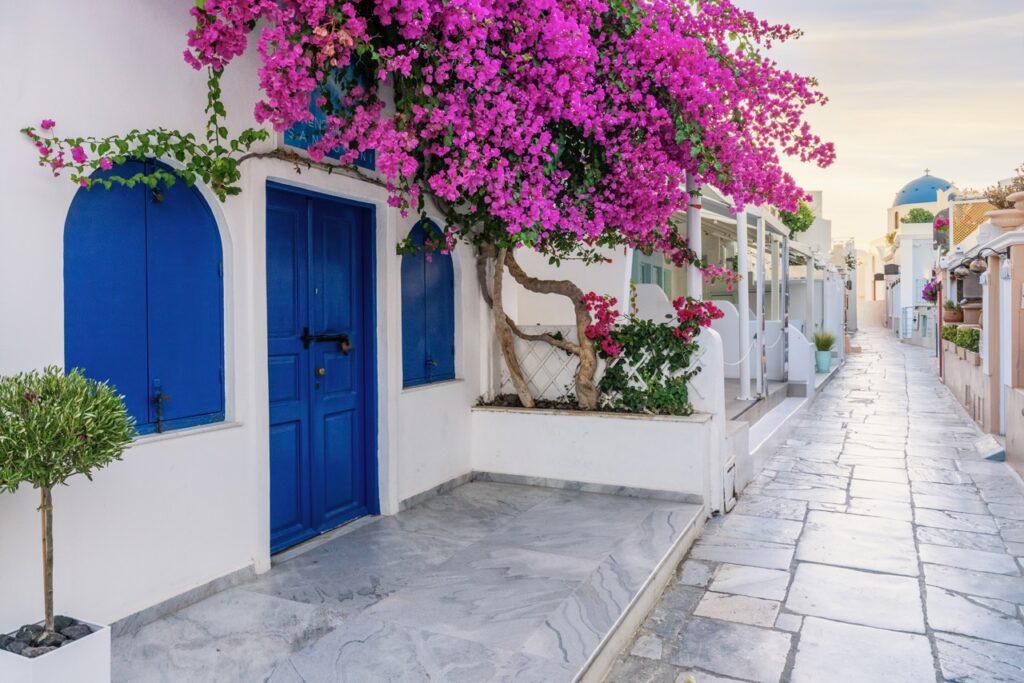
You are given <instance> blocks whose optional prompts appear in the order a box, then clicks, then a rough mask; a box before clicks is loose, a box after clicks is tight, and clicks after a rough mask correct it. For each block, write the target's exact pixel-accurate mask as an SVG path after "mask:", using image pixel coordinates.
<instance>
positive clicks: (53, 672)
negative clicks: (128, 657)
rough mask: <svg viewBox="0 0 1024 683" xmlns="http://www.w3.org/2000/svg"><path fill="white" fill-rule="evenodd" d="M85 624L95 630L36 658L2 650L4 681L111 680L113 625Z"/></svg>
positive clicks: (82, 682)
mask: <svg viewBox="0 0 1024 683" xmlns="http://www.w3.org/2000/svg"><path fill="white" fill-rule="evenodd" d="M84 623H86V624H89V626H91V627H92V628H93V629H95V630H94V631H93V632H92V633H91V634H89V635H87V636H86V637H85V638H81V639H79V640H76V641H73V642H71V643H68V644H67V645H64V646H63V647H58V648H57V649H56V650H54V651H52V652H47V653H46V654H45V655H42V656H40V657H35V658H34V659H29V658H28V657H22V656H21V655H16V654H14V653H13V652H7V651H6V650H0V681H3V682H4V683H53V682H55V681H75V682H76V683H110V627H109V626H99V625H98V624H93V623H90V622H87V621H86V622H84Z"/></svg>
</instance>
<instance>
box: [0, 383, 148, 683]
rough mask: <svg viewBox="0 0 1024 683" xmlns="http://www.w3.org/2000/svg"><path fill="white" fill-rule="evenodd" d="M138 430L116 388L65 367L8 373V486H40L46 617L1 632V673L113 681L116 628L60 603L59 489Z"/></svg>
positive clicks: (1, 390) (4, 396)
mask: <svg viewBox="0 0 1024 683" xmlns="http://www.w3.org/2000/svg"><path fill="white" fill-rule="evenodd" d="M134 435H135V428H134V424H133V421H132V419H131V418H130V417H129V416H128V413H127V411H126V410H125V407H124V403H123V402H122V399H121V397H120V396H118V394H117V393H116V392H115V391H114V389H113V388H112V387H110V386H108V385H107V384H103V383H100V382H95V381H93V380H90V379H87V378H86V377H85V376H84V375H82V373H81V372H80V371H79V370H73V371H72V372H70V373H68V374H64V372H63V371H62V370H61V369H60V368H58V367H48V368H46V369H45V370H43V372H41V373H40V372H37V371H33V372H28V373H21V374H18V375H13V376H10V377H0V492H4V491H10V492H14V491H17V489H18V487H19V486H20V485H21V484H30V485H31V486H32V487H33V488H37V489H39V500H40V502H39V513H40V517H41V522H42V546H43V617H44V618H43V620H42V621H41V622H38V623H35V624H26V625H24V626H22V627H21V628H18V629H17V630H15V631H12V632H10V633H7V634H0V680H3V681H5V682H7V683H14V682H19V683H20V682H22V681H26V682H27V681H60V680H65V681H70V680H74V681H109V680H110V630H109V628H107V627H102V626H98V625H96V624H92V623H89V622H86V621H82V620H78V619H72V618H69V617H65V616H61V615H57V616H54V609H53V489H54V487H56V486H57V485H59V484H67V483H68V480H69V479H70V478H71V477H73V476H74V475H76V474H84V475H85V476H86V477H87V478H89V479H92V475H93V473H94V472H95V471H96V470H98V469H100V468H102V467H104V466H106V465H108V464H109V463H110V462H111V461H113V460H117V459H120V457H121V453H122V452H123V451H124V449H125V448H126V447H127V446H128V445H129V444H130V443H131V440H132V437H133V436H134Z"/></svg>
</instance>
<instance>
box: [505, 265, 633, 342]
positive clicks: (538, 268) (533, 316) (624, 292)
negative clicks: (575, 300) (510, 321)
mask: <svg viewBox="0 0 1024 683" xmlns="http://www.w3.org/2000/svg"><path fill="white" fill-rule="evenodd" d="M601 253H602V255H603V256H604V257H605V258H607V259H608V262H606V263H595V264H592V265H585V264H584V263H582V262H580V261H562V263H561V264H559V265H558V266H553V265H551V264H550V263H549V262H548V259H547V257H546V256H541V255H540V254H538V253H537V252H534V251H530V250H527V249H520V250H518V251H517V252H516V260H517V261H518V262H519V265H520V266H522V267H523V270H524V271H526V273H527V274H528V275H532V276H533V277H537V278H541V279H549V280H572V281H573V282H575V283H576V284H577V285H578V286H579V288H580V289H582V290H583V291H584V292H597V293H598V294H610V295H611V296H613V297H615V298H616V299H618V301H619V304H618V308H619V310H620V311H626V310H627V309H628V306H629V278H630V274H631V269H632V264H633V252H632V251H630V250H628V249H625V248H621V249H614V250H612V249H604V250H602V252H601ZM505 286H506V287H507V288H508V289H509V291H513V292H515V293H516V309H515V315H513V313H512V311H509V312H508V313H509V316H511V317H513V318H514V319H515V321H516V322H518V323H520V324H522V325H571V324H575V321H576V318H575V316H574V314H573V310H572V303H571V302H570V301H569V300H568V299H567V298H565V297H564V296H559V295H556V294H536V293H534V292H530V291H527V290H526V289H524V288H523V287H521V286H520V285H519V284H518V283H516V282H515V281H514V280H513V279H512V278H511V276H509V277H507V278H506V280H505Z"/></svg>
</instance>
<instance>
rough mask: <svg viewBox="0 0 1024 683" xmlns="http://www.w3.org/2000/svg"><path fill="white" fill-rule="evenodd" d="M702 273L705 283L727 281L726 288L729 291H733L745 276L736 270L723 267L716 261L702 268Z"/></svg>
mask: <svg viewBox="0 0 1024 683" xmlns="http://www.w3.org/2000/svg"><path fill="white" fill-rule="evenodd" d="M701 275H702V276H703V278H704V282H705V283H711V284H714V283H716V282H721V281H724V282H725V288H726V290H728V291H730V292H731V291H732V290H733V287H735V286H736V283H738V282H739V281H740V280H742V279H743V276H742V275H740V274H739V273H737V272H736V271H734V270H730V269H728V268H723V267H722V266H719V265H717V264H714V263H709V264H708V265H706V266H704V267H703V268H702V269H701Z"/></svg>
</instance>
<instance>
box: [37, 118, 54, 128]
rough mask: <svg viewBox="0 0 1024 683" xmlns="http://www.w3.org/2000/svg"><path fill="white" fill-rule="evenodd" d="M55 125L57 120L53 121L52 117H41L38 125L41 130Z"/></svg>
mask: <svg viewBox="0 0 1024 683" xmlns="http://www.w3.org/2000/svg"><path fill="white" fill-rule="evenodd" d="M56 125H57V122H56V121H54V120H53V119H43V120H42V121H40V123H39V127H40V128H42V129H43V130H50V129H51V128H53V127H54V126H56Z"/></svg>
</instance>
